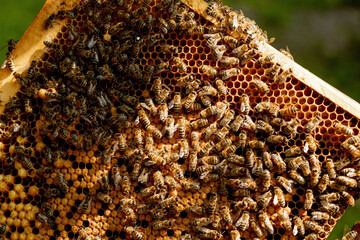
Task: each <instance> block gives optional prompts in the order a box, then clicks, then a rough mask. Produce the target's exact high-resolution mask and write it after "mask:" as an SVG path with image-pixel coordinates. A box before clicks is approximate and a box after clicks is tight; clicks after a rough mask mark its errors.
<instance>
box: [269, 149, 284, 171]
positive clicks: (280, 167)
mask: <svg viewBox="0 0 360 240" xmlns="http://www.w3.org/2000/svg"><path fill="white" fill-rule="evenodd" d="M271 159H272V160H273V163H274V164H275V165H276V166H277V168H278V170H279V171H280V172H285V171H286V163H285V161H284V159H283V158H282V157H281V156H280V154H279V153H273V154H271Z"/></svg>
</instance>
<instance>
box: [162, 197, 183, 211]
mask: <svg viewBox="0 0 360 240" xmlns="http://www.w3.org/2000/svg"><path fill="white" fill-rule="evenodd" d="M178 200H179V199H178V197H176V196H171V197H169V198H166V199H164V200H162V201H160V202H159V204H158V208H168V207H170V205H172V204H174V203H175V202H177V201H178Z"/></svg>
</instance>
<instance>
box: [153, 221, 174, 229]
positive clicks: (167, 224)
mask: <svg viewBox="0 0 360 240" xmlns="http://www.w3.org/2000/svg"><path fill="white" fill-rule="evenodd" d="M172 226H173V222H172V221H171V220H157V221H154V222H153V223H152V228H153V229H154V230H159V229H164V228H171V227H172Z"/></svg>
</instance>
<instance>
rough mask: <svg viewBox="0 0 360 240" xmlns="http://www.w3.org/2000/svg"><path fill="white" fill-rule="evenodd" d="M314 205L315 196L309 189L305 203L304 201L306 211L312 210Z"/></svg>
mask: <svg viewBox="0 0 360 240" xmlns="http://www.w3.org/2000/svg"><path fill="white" fill-rule="evenodd" d="M313 203H314V194H313V191H312V190H311V189H307V190H306V193H305V201H304V209H305V210H309V209H311V207H312V205H313Z"/></svg>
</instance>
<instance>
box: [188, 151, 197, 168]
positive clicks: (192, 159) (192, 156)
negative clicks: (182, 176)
mask: <svg viewBox="0 0 360 240" xmlns="http://www.w3.org/2000/svg"><path fill="white" fill-rule="evenodd" d="M197 164H198V158H197V153H196V152H195V151H191V152H190V157H189V171H190V172H195V170H196V166H197Z"/></svg>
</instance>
